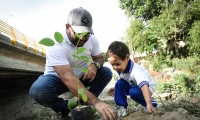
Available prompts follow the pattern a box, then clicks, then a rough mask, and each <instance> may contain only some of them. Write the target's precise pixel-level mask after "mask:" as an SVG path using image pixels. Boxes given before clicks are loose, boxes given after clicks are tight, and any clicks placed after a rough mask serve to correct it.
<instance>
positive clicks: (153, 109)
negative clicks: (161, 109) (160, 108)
mask: <svg viewBox="0 0 200 120" xmlns="http://www.w3.org/2000/svg"><path fill="white" fill-rule="evenodd" d="M147 109H148V111H149V112H151V113H155V112H157V111H156V109H155V108H154V107H153V105H148V104H147Z"/></svg>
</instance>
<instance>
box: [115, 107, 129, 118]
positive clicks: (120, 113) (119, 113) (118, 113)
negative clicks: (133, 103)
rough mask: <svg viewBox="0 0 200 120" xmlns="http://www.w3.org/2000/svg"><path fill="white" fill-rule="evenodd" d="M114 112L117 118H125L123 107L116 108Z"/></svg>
mask: <svg viewBox="0 0 200 120" xmlns="http://www.w3.org/2000/svg"><path fill="white" fill-rule="evenodd" d="M116 111H117V116H118V117H124V116H126V114H127V113H126V108H125V107H124V106H117V107H116Z"/></svg>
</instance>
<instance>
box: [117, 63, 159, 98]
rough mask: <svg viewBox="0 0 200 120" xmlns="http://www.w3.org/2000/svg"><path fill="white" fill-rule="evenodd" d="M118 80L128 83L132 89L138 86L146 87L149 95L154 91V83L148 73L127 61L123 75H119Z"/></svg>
mask: <svg viewBox="0 0 200 120" xmlns="http://www.w3.org/2000/svg"><path fill="white" fill-rule="evenodd" d="M119 76H120V79H123V80H125V81H126V82H128V83H129V84H130V85H131V86H132V87H134V86H136V85H137V86H138V87H139V88H141V87H142V86H143V85H145V84H146V85H148V86H149V89H150V92H151V94H153V93H154V91H155V90H156V82H155V81H154V79H153V78H152V76H151V75H150V73H149V72H148V71H147V70H146V69H145V68H144V67H142V66H140V65H138V64H136V63H134V62H133V61H132V60H129V62H128V65H127V67H126V70H125V73H122V72H120V73H119Z"/></svg>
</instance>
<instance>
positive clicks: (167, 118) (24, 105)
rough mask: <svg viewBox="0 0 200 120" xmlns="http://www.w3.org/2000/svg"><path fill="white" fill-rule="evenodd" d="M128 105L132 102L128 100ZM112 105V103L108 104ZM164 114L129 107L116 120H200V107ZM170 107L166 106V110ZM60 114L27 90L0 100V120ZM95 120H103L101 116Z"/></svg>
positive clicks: (55, 119) (50, 119)
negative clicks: (126, 111)
mask: <svg viewBox="0 0 200 120" xmlns="http://www.w3.org/2000/svg"><path fill="white" fill-rule="evenodd" d="M128 101H129V102H130V104H132V103H131V102H133V101H132V100H128ZM105 102H107V103H109V104H110V105H113V107H114V104H113V103H112V101H110V102H108V101H105ZM173 104H176V105H177V106H176V107H175V108H174V109H171V111H170V112H166V111H165V110H164V109H166V106H165V107H163V106H161V105H160V106H159V107H158V112H157V113H153V114H152V113H148V112H144V111H142V110H138V109H137V108H135V107H134V106H129V108H128V109H129V110H128V116H126V117H123V118H118V120H133V119H134V120H200V114H199V113H200V107H199V106H198V105H195V104H192V103H191V104H189V103H188V104H187V105H186V104H185V103H183V104H184V105H183V104H181V103H180V104H178V103H173ZM171 106H172V105H170V104H168V109H170V108H171ZM195 116H196V117H195ZM59 119H60V113H55V112H53V111H52V110H51V109H49V108H46V107H43V106H41V105H39V104H37V103H35V102H34V101H33V100H32V99H31V98H30V97H29V95H28V90H25V91H21V92H15V93H13V94H12V95H7V96H4V97H1V98H0V120H59ZM95 120H103V119H102V118H101V116H99V118H95Z"/></svg>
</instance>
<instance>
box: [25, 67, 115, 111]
mask: <svg viewBox="0 0 200 120" xmlns="http://www.w3.org/2000/svg"><path fill="white" fill-rule="evenodd" d="M111 79H112V72H111V70H110V69H109V68H108V67H102V68H100V69H99V70H98V71H97V74H96V77H95V79H94V80H93V81H92V82H91V83H90V82H89V80H86V81H82V80H81V79H80V80H81V82H82V83H83V85H84V86H85V87H89V86H90V88H89V91H90V92H91V93H93V94H94V95H95V96H96V97H98V96H99V94H100V93H101V92H102V90H103V89H104V88H105V87H106V85H107V84H108V83H109V82H110V80H111ZM68 91H69V89H68V88H67V86H66V85H64V84H63V82H62V81H61V79H60V78H58V77H57V76H54V75H41V76H39V78H38V79H37V80H36V81H35V82H34V83H33V84H32V86H31V88H30V91H29V94H30V96H31V97H32V98H33V99H34V100H35V101H36V102H38V103H39V104H41V105H43V106H45V107H50V108H51V109H52V110H54V111H55V112H60V111H62V110H63V109H66V108H67V104H68V102H67V101H65V100H64V99H63V98H59V97H58V95H61V94H63V93H66V92H68Z"/></svg>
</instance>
